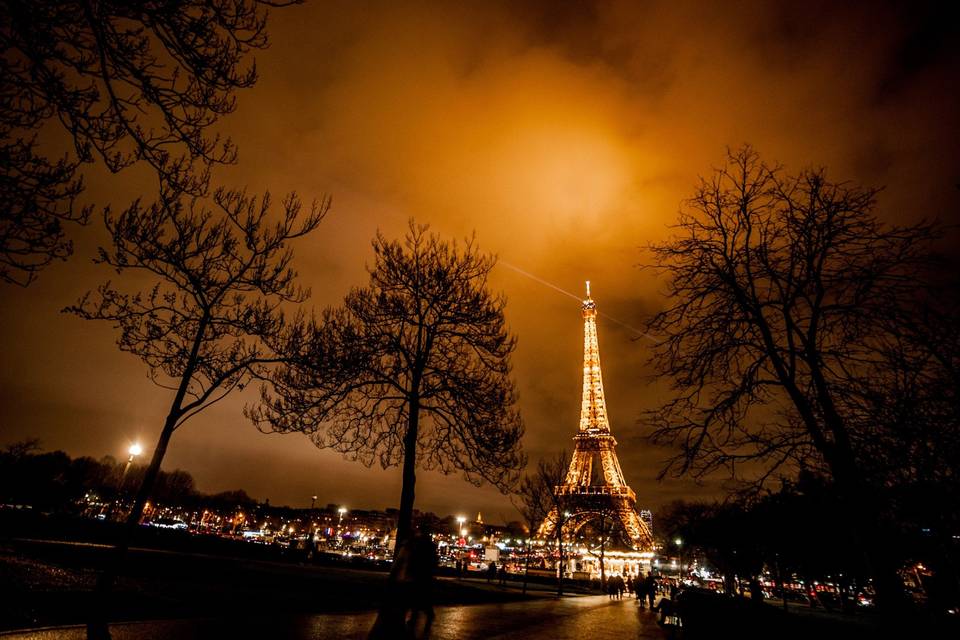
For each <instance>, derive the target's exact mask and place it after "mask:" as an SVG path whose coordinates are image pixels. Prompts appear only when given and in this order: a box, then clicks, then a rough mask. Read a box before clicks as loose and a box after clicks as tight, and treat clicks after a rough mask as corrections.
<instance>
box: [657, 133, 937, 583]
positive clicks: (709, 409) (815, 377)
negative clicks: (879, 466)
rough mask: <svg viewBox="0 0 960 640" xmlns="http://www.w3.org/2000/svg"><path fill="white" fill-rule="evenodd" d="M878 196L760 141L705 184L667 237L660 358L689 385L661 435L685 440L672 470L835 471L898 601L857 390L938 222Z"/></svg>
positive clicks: (680, 390) (665, 412) (926, 258)
mask: <svg viewBox="0 0 960 640" xmlns="http://www.w3.org/2000/svg"><path fill="white" fill-rule="evenodd" d="M876 193H877V191H876V190H875V189H862V188H859V187H856V186H852V185H848V184H836V183H831V182H829V181H828V180H827V179H826V177H825V174H824V172H823V171H822V170H819V171H803V172H801V173H800V174H798V175H796V176H787V175H785V173H784V172H783V170H782V169H781V168H780V167H778V166H772V167H771V166H768V165H767V164H765V163H763V162H762V161H761V160H760V158H759V156H758V155H757V153H756V152H755V151H753V150H752V149H751V148H750V147H744V148H743V149H741V150H739V151H737V152H735V153H731V154H730V157H729V162H728V164H727V165H726V166H725V167H723V168H721V169H719V170H717V171H716V173H715V174H714V175H713V176H712V177H711V178H709V179H704V180H702V181H701V184H700V186H699V187H698V189H697V190H696V193H695V194H694V196H693V198H691V199H690V200H689V201H688V202H687V203H686V207H685V209H684V211H683V212H682V213H681V216H680V219H679V222H678V225H677V227H676V229H677V234H676V236H675V237H674V238H672V239H670V240H668V241H666V242H664V243H662V244H658V245H654V246H652V247H651V249H652V252H653V254H654V256H655V259H656V267H657V269H658V270H659V271H660V272H661V273H663V274H664V275H665V276H667V278H668V280H667V296H668V304H667V307H666V308H665V309H664V310H663V311H661V312H660V313H658V314H657V315H656V316H655V317H654V318H653V319H652V320H651V322H650V323H649V330H650V331H651V333H653V334H655V335H657V336H659V343H658V344H657V346H656V347H655V352H654V356H653V361H654V364H655V365H656V367H657V369H658V371H659V373H660V374H661V375H662V376H664V377H667V378H669V379H670V380H671V381H672V383H673V390H674V392H675V393H674V397H673V398H672V399H671V400H670V401H669V402H667V403H666V404H665V405H664V406H663V407H661V408H660V409H659V410H658V411H656V412H654V413H652V414H651V415H650V416H649V417H650V421H651V422H652V423H653V426H654V431H653V439H654V441H656V442H659V443H664V444H677V443H679V444H680V448H681V451H680V453H679V454H678V455H677V457H675V458H673V459H672V460H671V461H670V463H669V464H668V466H667V467H666V468H665V469H664V471H663V473H669V472H671V471H673V472H678V473H693V474H694V475H697V476H701V475H704V474H707V473H710V472H712V471H715V470H718V469H726V470H728V471H730V472H731V473H732V474H734V475H737V474H739V472H740V471H741V470H742V469H744V468H753V469H757V468H759V469H760V471H761V474H760V481H761V482H762V481H763V480H765V479H766V478H768V477H771V474H775V473H777V472H779V470H780V469H781V468H782V467H784V466H786V467H787V468H788V470H792V471H794V472H795V471H796V470H797V469H799V468H804V467H805V468H810V469H814V470H818V471H819V472H822V473H825V474H828V475H829V476H830V477H831V478H832V480H833V482H835V483H836V486H837V488H838V490H839V491H840V492H841V494H842V495H844V496H845V499H846V500H847V501H848V504H849V514H850V516H851V517H850V522H849V524H850V526H852V527H854V528H855V530H856V531H857V532H858V534H859V538H860V541H861V545H862V549H863V551H864V553H865V554H866V556H867V557H868V559H869V561H870V563H871V564H872V565H873V570H874V573H875V575H876V579H877V586H878V591H879V592H881V593H882V594H883V595H884V596H885V597H890V596H892V595H893V594H894V593H895V592H897V590H898V587H897V584H896V578H895V575H894V573H893V570H892V567H891V566H890V562H889V560H890V555H889V553H888V550H887V549H885V548H882V546H881V545H880V544H878V543H877V542H878V539H879V538H878V536H876V535H874V534H875V528H876V524H877V523H876V517H875V516H876V505H875V504H873V500H872V498H873V493H872V492H871V491H870V489H869V487H868V486H867V485H866V483H865V481H864V474H863V469H864V467H863V459H862V457H860V455H859V453H860V452H859V451H858V448H857V445H858V443H859V442H861V441H863V440H864V439H865V438H869V435H870V432H871V429H873V428H874V427H873V425H870V424H869V423H867V422H866V421H863V420H861V419H860V417H861V415H860V414H859V413H858V412H856V411H854V410H852V409H851V407H850V405H849V404H848V403H847V401H846V399H847V398H848V397H850V393H851V392H852V391H855V390H857V389H859V388H860V387H861V386H862V383H863V380H864V376H865V375H868V374H869V372H870V370H871V368H872V367H871V366H870V364H871V363H875V362H878V361H879V360H881V359H882V354H881V350H880V349H879V347H878V342H879V341H881V340H883V339H885V337H886V336H887V335H888V333H889V329H890V328H889V326H887V325H886V324H885V322H886V319H889V318H893V317H898V315H899V311H900V310H901V309H906V308H909V307H910V306H911V305H912V303H913V301H914V299H915V296H916V293H915V290H916V289H917V287H918V286H919V285H920V284H922V282H923V280H922V277H921V276H922V274H923V272H924V269H926V268H927V267H928V266H929V264H930V262H931V254H930V243H931V241H932V240H933V239H935V238H936V237H937V233H938V232H937V228H936V226H935V225H930V224H918V225H914V226H909V227H893V226H885V225H884V224H882V223H881V222H879V221H878V220H877V219H876V218H875V217H874V215H873V209H874V206H875V196H876ZM745 465H750V467H746V466H745Z"/></svg>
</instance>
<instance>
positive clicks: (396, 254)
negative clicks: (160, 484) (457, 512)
mask: <svg viewBox="0 0 960 640" xmlns="http://www.w3.org/2000/svg"><path fill="white" fill-rule="evenodd" d="M373 251H374V263H373V266H372V267H371V268H370V269H369V273H370V283H369V285H368V286H366V287H363V288H354V289H352V290H351V291H350V293H349V294H347V296H346V298H345V299H344V302H343V305H342V306H341V307H338V308H334V309H327V310H325V311H324V312H323V314H322V317H321V318H320V319H319V320H318V321H310V322H304V323H302V324H301V325H300V326H299V327H298V330H297V331H295V332H293V336H294V337H291V338H290V339H289V340H288V344H291V345H298V348H297V350H296V352H295V353H292V354H290V364H289V366H285V367H283V368H282V369H280V370H279V372H278V374H277V375H276V376H274V377H273V379H272V383H273V384H272V386H273V389H272V390H271V389H267V388H265V389H264V392H263V398H262V402H261V404H260V405H259V406H257V407H251V408H249V409H248V415H249V416H250V417H251V418H252V419H253V421H254V422H255V423H256V424H257V425H258V426H259V427H260V428H261V429H264V430H270V431H275V432H284V433H287V432H303V433H306V434H308V435H309V436H310V438H311V439H312V440H313V442H314V443H315V444H316V445H317V446H318V447H321V448H324V447H329V448H332V449H334V450H336V451H340V452H342V453H344V454H346V455H347V456H348V457H350V458H351V459H354V460H358V461H360V462H362V463H363V464H366V465H371V464H373V463H374V462H379V463H380V464H381V465H382V466H383V467H384V468H387V467H390V466H396V465H402V469H403V471H402V475H403V482H402V490H401V494H400V513H399V517H398V523H397V538H396V545H397V547H396V548H397V549H400V547H401V546H402V545H403V544H404V542H405V541H406V540H407V539H408V538H409V537H410V533H411V525H412V517H413V508H414V497H415V486H416V469H417V467H418V466H419V467H421V468H424V469H436V470H439V471H441V472H443V473H451V472H453V471H460V472H462V473H463V475H464V477H465V479H467V480H468V481H470V482H472V483H474V484H480V483H482V482H484V481H487V482H490V483H491V484H493V485H495V486H497V487H499V488H501V489H502V490H508V489H509V488H511V486H512V485H513V483H514V482H515V481H516V479H517V476H518V475H519V470H520V469H521V468H522V467H523V465H524V462H525V459H524V456H523V454H522V452H521V449H520V439H521V437H522V436H523V425H522V422H521V420H520V415H519V412H518V411H517V409H516V406H515V405H516V393H515V390H514V385H513V383H512V382H511V380H510V377H509V374H510V355H511V353H513V350H514V347H515V344H516V341H515V339H514V338H513V337H511V336H510V334H509V333H508V331H507V328H506V322H505V320H504V316H503V309H504V306H505V305H506V300H505V298H503V297H502V296H494V295H492V294H491V293H490V291H489V290H488V288H487V277H488V275H489V273H490V270H491V269H492V268H493V266H494V264H495V259H494V258H493V257H492V256H488V255H484V254H481V253H480V252H479V250H478V249H477V247H476V245H475V243H474V241H473V240H472V239H471V240H467V241H466V243H465V244H464V245H458V244H457V243H448V242H445V241H443V240H441V239H440V238H439V237H438V236H436V235H434V234H429V233H428V228H427V227H426V226H417V225H415V224H414V223H413V222H412V221H411V223H410V231H409V232H408V234H407V235H406V237H405V238H404V240H403V241H402V242H398V241H390V240H387V239H386V238H384V237H383V235H381V234H378V235H377V237H376V238H375V239H374V241H373ZM391 576H392V577H394V576H393V574H391ZM383 620H384V616H381V617H380V618H378V628H379V627H381V626H382V624H387V623H384V622H383Z"/></svg>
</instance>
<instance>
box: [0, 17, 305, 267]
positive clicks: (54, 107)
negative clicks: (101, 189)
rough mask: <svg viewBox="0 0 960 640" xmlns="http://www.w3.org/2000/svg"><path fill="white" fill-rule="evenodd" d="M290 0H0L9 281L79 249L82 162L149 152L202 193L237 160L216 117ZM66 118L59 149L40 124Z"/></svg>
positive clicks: (1, 244) (2, 229)
mask: <svg viewBox="0 0 960 640" xmlns="http://www.w3.org/2000/svg"><path fill="white" fill-rule="evenodd" d="M285 4H291V3H290V2H284V1H282V0H281V1H278V2H261V1H258V0H176V1H173V2H165V1H140V2H129V1H123V0H120V1H117V0H100V1H98V2H91V1H82V0H81V1H63V2H60V1H58V2H53V1H51V0H3V1H2V2H0V50H2V52H3V55H0V280H3V281H6V282H12V283H16V284H20V285H24V286H26V285H27V284H29V283H30V282H31V281H32V280H33V279H34V278H35V277H36V274H37V272H38V271H39V270H40V269H42V268H43V267H44V266H46V265H47V264H49V263H50V262H52V261H53V260H57V259H64V258H66V257H67V256H68V255H69V254H70V253H71V251H72V245H71V242H70V241H69V240H68V239H67V238H66V234H65V231H64V228H63V223H65V222H76V223H81V224H83V223H85V222H86V221H87V220H88V217H89V215H90V212H91V208H90V207H82V208H77V207H76V205H75V201H76V199H77V197H78V196H79V195H80V193H81V192H82V191H83V180H82V178H81V176H80V175H79V171H78V169H79V167H80V165H81V164H83V163H90V162H94V161H96V160H99V161H100V162H102V163H103V166H105V167H106V168H107V169H108V170H109V171H111V172H113V173H116V172H118V171H120V170H122V169H124V168H126V167H128V166H130V165H132V164H134V163H135V162H138V161H141V160H142V161H145V162H147V163H148V164H149V165H150V166H151V167H152V168H153V169H154V170H155V171H156V173H157V177H158V179H159V181H160V183H161V184H165V185H166V188H172V189H173V190H175V191H181V192H186V193H189V194H190V195H203V194H205V193H206V190H207V184H208V179H209V171H208V170H209V166H210V165H211V164H214V163H230V162H233V161H234V160H235V159H236V149H235V147H234V146H233V144H232V143H231V142H230V140H229V139H226V140H221V139H220V137H219V136H217V135H210V134H209V133H208V130H209V128H210V127H211V125H213V124H215V123H216V122H217V120H218V119H219V118H220V116H222V115H225V114H228V113H230V112H232V111H233V110H234V108H235V106H236V102H235V96H234V93H235V91H236V90H237V89H244V88H247V87H250V86H252V85H253V84H254V83H255V82H256V80H257V73H256V67H255V65H254V64H252V63H250V64H244V60H245V58H246V56H247V54H248V53H249V52H250V50H251V49H263V48H265V47H266V46H267V34H266V22H267V11H266V7H267V6H282V5H285ZM56 125H59V127H60V128H62V130H63V131H65V132H66V134H67V135H68V140H69V144H70V146H72V153H71V152H69V151H67V149H64V150H63V155H62V156H60V157H57V158H52V159H51V158H50V157H48V155H47V153H48V151H46V150H44V149H49V148H50V147H51V142H50V141H47V142H46V143H45V144H43V145H41V144H40V143H39V141H38V133H39V132H40V131H41V130H42V129H44V128H45V127H55V126H56ZM45 135H46V134H45ZM42 147H43V148H44V149H42Z"/></svg>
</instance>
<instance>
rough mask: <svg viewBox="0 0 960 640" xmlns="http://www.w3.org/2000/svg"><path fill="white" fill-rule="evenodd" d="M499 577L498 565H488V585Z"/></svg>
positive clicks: (493, 563) (494, 563)
mask: <svg viewBox="0 0 960 640" xmlns="http://www.w3.org/2000/svg"><path fill="white" fill-rule="evenodd" d="M496 577H497V563H496V562H493V561H491V562H490V564H488V565H487V583H489V582H490V581H491V580H493V579H494V578H496Z"/></svg>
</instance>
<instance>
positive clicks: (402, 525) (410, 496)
mask: <svg viewBox="0 0 960 640" xmlns="http://www.w3.org/2000/svg"><path fill="white" fill-rule="evenodd" d="M419 427H420V400H419V398H414V399H412V400H411V401H410V414H409V416H408V417H407V433H406V434H405V435H404V437H403V484H402V486H401V489H400V513H399V515H398V519H397V543H396V546H395V547H394V555H396V550H397V549H399V548H400V545H401V544H403V542H404V541H406V539H407V538H409V537H410V533H411V532H412V530H413V501H414V498H415V497H416V484H417V473H416V471H417V431H418V429H419Z"/></svg>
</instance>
